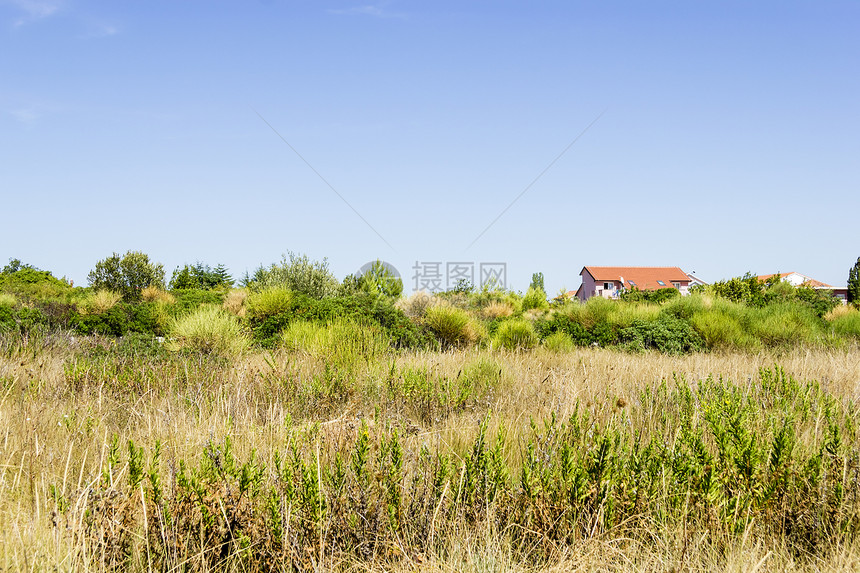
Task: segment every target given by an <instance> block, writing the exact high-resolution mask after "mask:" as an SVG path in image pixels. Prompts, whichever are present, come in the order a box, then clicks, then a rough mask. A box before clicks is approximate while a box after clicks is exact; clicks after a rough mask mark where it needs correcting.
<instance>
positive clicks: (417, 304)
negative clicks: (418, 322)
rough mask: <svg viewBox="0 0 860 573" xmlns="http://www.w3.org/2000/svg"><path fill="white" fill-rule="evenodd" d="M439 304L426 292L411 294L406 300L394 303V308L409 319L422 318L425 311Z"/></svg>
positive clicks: (437, 300)
mask: <svg viewBox="0 0 860 573" xmlns="http://www.w3.org/2000/svg"><path fill="white" fill-rule="evenodd" d="M438 303H439V299H437V298H436V297H435V296H433V295H432V294H431V293H428V292H427V291H423V290H421V291H418V292H415V293H412V294H411V295H410V296H408V297H406V298H401V299H399V300H398V301H397V302H396V303H395V305H394V306H395V307H397V308H399V309H400V310H402V311H403V313H404V314H405V315H406V316H408V317H409V318H422V317H423V316H424V313H425V312H427V309H428V308H430V307H432V306H435V305H436V304H438Z"/></svg>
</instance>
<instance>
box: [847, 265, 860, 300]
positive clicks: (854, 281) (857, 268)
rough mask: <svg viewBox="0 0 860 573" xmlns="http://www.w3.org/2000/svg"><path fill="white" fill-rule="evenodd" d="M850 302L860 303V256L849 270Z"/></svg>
mask: <svg viewBox="0 0 860 573" xmlns="http://www.w3.org/2000/svg"><path fill="white" fill-rule="evenodd" d="M848 302H851V303H854V304H855V305H857V304H860V257H858V258H857V262H856V263H854V266H853V267H851V270H850V271H848Z"/></svg>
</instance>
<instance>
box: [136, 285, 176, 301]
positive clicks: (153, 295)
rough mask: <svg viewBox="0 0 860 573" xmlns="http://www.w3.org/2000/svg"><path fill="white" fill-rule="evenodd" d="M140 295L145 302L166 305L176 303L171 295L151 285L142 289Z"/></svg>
mask: <svg viewBox="0 0 860 573" xmlns="http://www.w3.org/2000/svg"><path fill="white" fill-rule="evenodd" d="M140 295H141V296H142V297H143V300H145V301H146V302H160V303H163V304H167V305H170V304H173V303H174V302H176V297H174V296H173V295H172V294H170V293H169V292H167V291H165V290H162V289H160V288H158V287H157V286H153V285H150V286H148V287H146V288H145V289H143V290H142V291H141V292H140Z"/></svg>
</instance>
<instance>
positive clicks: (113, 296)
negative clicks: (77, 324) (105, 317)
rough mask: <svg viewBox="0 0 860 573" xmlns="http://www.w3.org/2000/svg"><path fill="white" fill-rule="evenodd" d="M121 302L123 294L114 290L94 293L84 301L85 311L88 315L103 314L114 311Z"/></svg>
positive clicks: (101, 290)
mask: <svg viewBox="0 0 860 573" xmlns="http://www.w3.org/2000/svg"><path fill="white" fill-rule="evenodd" d="M121 300H122V294H120V293H118V292H115V291H112V290H108V289H100V290H96V291H92V292H90V293H89V294H88V295H87V298H86V299H85V300H84V304H83V310H84V312H85V313H86V314H102V313H104V312H107V311H109V310H110V309H112V308H113V307H114V306H116V305H117V303H119V301H121Z"/></svg>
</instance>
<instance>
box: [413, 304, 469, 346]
mask: <svg viewBox="0 0 860 573" xmlns="http://www.w3.org/2000/svg"><path fill="white" fill-rule="evenodd" d="M470 320H471V318H470V317H469V314H468V313H467V312H466V311H464V310H462V309H459V308H455V307H452V306H442V305H440V306H434V307H432V308H430V309H428V310H427V312H425V313H424V324H426V325H427V328H429V329H430V332H432V333H433V335H434V336H435V337H436V339H437V340H439V342H441V343H442V346H443V347H445V348H454V347H457V346H464V345H468V344H470V343H471V342H473V341H472V339H471V334H472V333H471V331H470V328H469V322H470Z"/></svg>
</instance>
